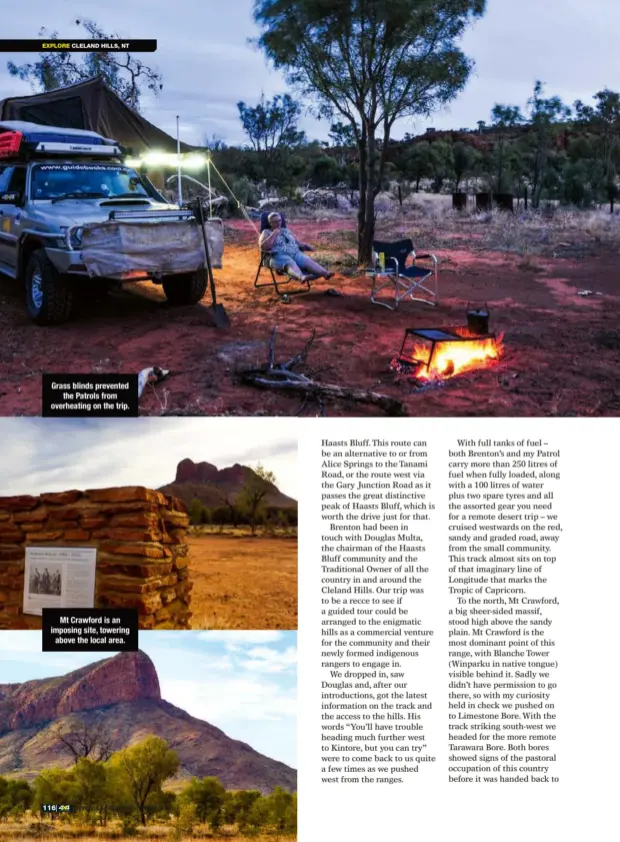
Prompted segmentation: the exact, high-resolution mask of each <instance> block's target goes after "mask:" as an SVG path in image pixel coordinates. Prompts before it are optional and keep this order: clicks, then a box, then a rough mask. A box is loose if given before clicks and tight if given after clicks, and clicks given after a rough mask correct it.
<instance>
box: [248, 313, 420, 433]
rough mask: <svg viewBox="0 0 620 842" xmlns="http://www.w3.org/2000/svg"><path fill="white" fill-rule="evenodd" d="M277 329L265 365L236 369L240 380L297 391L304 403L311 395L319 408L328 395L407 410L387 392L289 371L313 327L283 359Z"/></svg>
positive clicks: (300, 359) (397, 412)
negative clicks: (278, 354) (277, 347)
mask: <svg viewBox="0 0 620 842" xmlns="http://www.w3.org/2000/svg"><path fill="white" fill-rule="evenodd" d="M277 330H278V328H277V327H274V329H273V331H272V333H271V339H270V340H269V360H268V362H267V365H266V366H264V367H263V368H257V369H247V370H245V371H241V372H239V377H240V379H241V381H242V382H243V383H247V384H249V385H251V386H258V387H259V388H262V389H279V390H281V391H288V392H292V393H294V394H298V395H301V396H302V397H303V398H304V405H305V402H306V400H307V399H308V398H309V397H312V398H314V399H315V400H317V401H318V403H319V405H320V406H321V408H322V404H323V400H324V399H330V398H331V399H332V400H345V401H355V402H357V403H366V404H371V405H374V406H378V407H380V408H381V409H383V410H384V412H386V413H387V415H390V416H404V415H406V414H407V410H406V408H405V406H404V404H403V403H402V402H401V401H399V400H397V399H396V398H390V397H389V396H388V395H380V394H378V393H377V392H370V391H368V390H367V389H350V388H348V387H345V386H338V385H336V384H333V383H317V381H316V380H312V379H311V378H309V377H307V376H306V375H305V374H301V373H300V372H297V371H293V369H294V368H295V367H297V366H300V365H302V363H304V362H305V361H306V357H307V355H308V351H309V350H310V348H311V347H312V344H313V342H314V338H315V335H316V331H314V330H313V331H312V336H311V337H310V339H309V340H308V341H307V342H306V345H305V347H304V348H303V350H302V351H301V352H300V353H299V354H296V355H295V356H294V357H291V359H290V360H287V361H286V362H284V363H276V362H275V343H276V333H277ZM302 408H303V407H302Z"/></svg>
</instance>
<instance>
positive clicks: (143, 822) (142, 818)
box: [140, 806, 146, 827]
mask: <svg viewBox="0 0 620 842" xmlns="http://www.w3.org/2000/svg"><path fill="white" fill-rule="evenodd" d="M140 821H141V822H142V827H146V811H145V809H144V807H143V806H141V807H140Z"/></svg>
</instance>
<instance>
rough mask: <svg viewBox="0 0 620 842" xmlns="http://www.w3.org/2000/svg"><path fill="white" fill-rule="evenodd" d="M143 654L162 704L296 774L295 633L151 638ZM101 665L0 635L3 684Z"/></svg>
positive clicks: (28, 639)
mask: <svg viewBox="0 0 620 842" xmlns="http://www.w3.org/2000/svg"><path fill="white" fill-rule="evenodd" d="M140 648H141V649H142V650H143V651H144V652H146V654H147V655H148V656H149V657H150V658H151V660H152V661H153V663H154V664H155V668H156V670H157V674H158V676H159V682H160V685H161V695H162V698H163V699H165V700H166V701H167V702H170V703H171V704H173V705H176V706H177V707H180V708H182V709H183V710H185V711H187V712H188V713H189V714H191V715H192V716H195V717H197V718H198V719H203V720H205V721H207V722H210V723H211V724H212V725H215V726H217V727H218V728H221V729H222V731H224V732H225V733H226V734H227V735H228V736H229V737H232V738H234V739H237V740H241V741H243V742H247V743H248V744H249V745H251V746H252V748H254V749H256V751H259V752H261V754H265V755H267V756H268V757H272V758H274V759H276V760H280V761H282V762H283V763H286V764H288V765H289V766H292V767H293V768H297V761H296V716H297V702H296V693H297V677H296V670H297V652H296V648H297V634H296V633H295V632H276V631H247V632H246V631H226V632H217V631H207V632H189V631H188V632H157V631H149V632H142V633H141V634H140ZM106 657H110V655H106ZM96 660H100V658H97V657H94V656H93V653H92V652H90V653H78V652H41V634H40V632H34V631H32V632H16V631H10V632H6V631H4V632H3V631H0V684H12V683H18V682H19V683H21V682H23V681H29V680H32V679H36V678H48V677H52V676H56V675H63V674H64V673H67V672H71V671H72V670H75V669H79V668H80V667H83V666H86V665H87V664H90V663H93V662H94V661H96Z"/></svg>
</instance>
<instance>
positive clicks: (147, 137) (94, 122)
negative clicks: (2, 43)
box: [0, 76, 195, 154]
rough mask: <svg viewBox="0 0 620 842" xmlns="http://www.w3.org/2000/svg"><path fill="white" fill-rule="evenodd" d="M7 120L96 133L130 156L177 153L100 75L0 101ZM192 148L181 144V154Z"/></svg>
mask: <svg viewBox="0 0 620 842" xmlns="http://www.w3.org/2000/svg"><path fill="white" fill-rule="evenodd" d="M11 120H23V121H27V122H30V123H37V124H38V125H41V126H60V127H63V128H67V129H82V130H87V131H92V132H97V133H98V134H101V135H103V136H104V137H107V138H114V140H117V141H118V142H120V143H121V144H122V145H123V146H125V147H129V148H131V149H132V150H133V152H134V154H141V153H144V152H147V151H149V150H157V151H161V152H176V151H177V142H176V139H175V138H173V137H170V135H168V134H166V132H164V131H162V129H158V128H157V126H154V125H153V124H152V123H149V121H148V120H145V119H144V117H142V115H141V114H138V113H137V112H136V111H134V110H133V109H131V108H129V106H128V105H125V103H124V102H123V101H122V99H120V97H118V96H117V95H116V94H115V93H114V91H113V90H112V89H111V88H110V87H108V85H107V84H106V81H105V79H104V78H103V77H102V76H97V77H96V78H94V79H87V80H86V81H85V82H78V83H77V84H75V85H68V86H67V87H65V88H56V90H53V91H47V92H46V93H43V94H33V95H32V96H22V97H11V98H10V99H4V100H2V101H0V122H6V121H11ZM194 149H195V147H192V146H189V145H188V144H186V143H182V144H181V151H182V152H191V151H193V150H194Z"/></svg>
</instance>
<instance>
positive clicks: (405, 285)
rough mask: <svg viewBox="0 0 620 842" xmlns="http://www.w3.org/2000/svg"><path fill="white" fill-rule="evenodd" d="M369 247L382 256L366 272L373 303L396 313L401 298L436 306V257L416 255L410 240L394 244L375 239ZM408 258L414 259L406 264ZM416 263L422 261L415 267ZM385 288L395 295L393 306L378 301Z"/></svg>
mask: <svg viewBox="0 0 620 842" xmlns="http://www.w3.org/2000/svg"><path fill="white" fill-rule="evenodd" d="M372 247H373V250H374V251H375V252H376V253H377V254H378V255H383V257H384V261H383V262H381V263H379V262H378V263H377V265H376V266H375V268H374V269H370V270H369V271H368V273H367V274H369V275H370V276H371V277H372V279H373V284H372V290H371V293H370V300H371V301H372V303H373V304H380V305H381V306H382V307H387V308H388V310H396V309H398V305H399V304H400V302H401V301H402V300H403V298H410V299H411V301H421V302H423V303H424V304H431V305H433V306H435V305H437V304H438V303H439V283H438V277H437V258H436V257H435V255H434V254H416V253H415V250H414V248H413V240H398V241H396V242H394V243H384V242H381V241H379V240H377V241H375V242H374V243H373V244H372ZM409 256H411V257H412V258H413V260H412V262H411V264H410V265H407V261H408V259H409ZM419 260H421V261H424V262H423V264H422V265H419V264H418V261H419ZM386 288H388V289H389V291H392V292H393V294H394V297H393V299H392V303H390V300H389V299H388V300H383V301H381V300H379V299H378V298H377V296H378V294H379V293H380V292H381V291H382V290H384V289H386Z"/></svg>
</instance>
